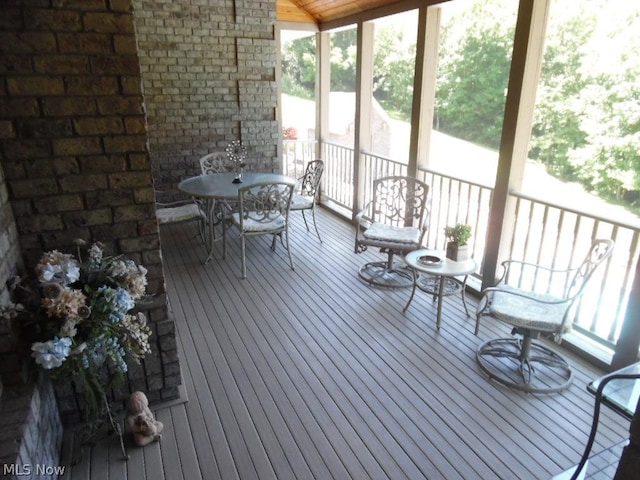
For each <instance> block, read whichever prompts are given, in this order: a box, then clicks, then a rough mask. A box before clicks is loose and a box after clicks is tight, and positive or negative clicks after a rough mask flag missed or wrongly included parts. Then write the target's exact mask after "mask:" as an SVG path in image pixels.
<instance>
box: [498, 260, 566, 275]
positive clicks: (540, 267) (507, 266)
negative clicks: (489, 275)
mask: <svg viewBox="0 0 640 480" xmlns="http://www.w3.org/2000/svg"><path fill="white" fill-rule="evenodd" d="M501 265H502V266H503V268H504V269H505V270H507V271H508V270H509V269H510V268H511V265H521V266H523V267H532V268H535V269H537V270H545V271H547V272H550V273H570V272H573V271H575V270H576V269H575V268H567V269H555V268H551V267H545V266H544V265H539V264H537V263H532V262H523V261H521V260H505V261H503V262H502V263H501Z"/></svg>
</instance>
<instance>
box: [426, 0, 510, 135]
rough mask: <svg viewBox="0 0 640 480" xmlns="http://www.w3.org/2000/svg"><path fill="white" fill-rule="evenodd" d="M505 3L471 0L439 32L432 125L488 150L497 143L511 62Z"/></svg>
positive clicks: (506, 5)
mask: <svg viewBox="0 0 640 480" xmlns="http://www.w3.org/2000/svg"><path fill="white" fill-rule="evenodd" d="M509 3H513V2H509ZM509 3H505V1H504V0H477V1H476V2H474V3H473V5H472V6H471V8H469V9H466V10H463V11H462V12H461V13H459V14H458V15H456V16H454V17H453V18H452V19H451V21H450V22H449V23H448V24H447V26H446V27H445V28H444V32H443V33H442V36H441V54H440V65H439V67H438V78H437V84H436V85H437V92H436V118H437V125H438V129H440V130H442V131H444V132H446V133H450V134H452V135H455V136H457V137H459V138H463V139H465V140H469V141H472V142H477V143H480V144H482V145H485V146H488V147H492V148H497V147H498V146H499V145H500V136H501V132H502V118H503V117H504V105H505V92H506V88H507V83H508V79H509V69H510V64H511V50H512V44H513V33H514V25H515V16H514V13H515V12H514V11H513V5H511V6H510V5H509ZM498 13H500V15H498ZM498 16H500V17H504V18H497V17H498Z"/></svg>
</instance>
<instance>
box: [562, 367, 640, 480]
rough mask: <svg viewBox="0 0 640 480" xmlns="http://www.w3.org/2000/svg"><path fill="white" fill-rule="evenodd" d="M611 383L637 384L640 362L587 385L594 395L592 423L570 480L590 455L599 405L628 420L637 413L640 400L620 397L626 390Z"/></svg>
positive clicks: (628, 396) (596, 425)
mask: <svg viewBox="0 0 640 480" xmlns="http://www.w3.org/2000/svg"><path fill="white" fill-rule="evenodd" d="M629 380H633V381H634V383H633V384H631V383H630V382H629ZM612 382H616V383H617V384H618V385H622V383H623V382H624V383H626V386H627V387H628V386H629V385H632V386H633V385H635V384H638V383H639V382H640V362H638V363H634V364H633V365H629V366H628V367H625V368H622V369H620V370H617V371H615V372H613V373H610V374H609V375H605V376H603V377H600V378H598V379H596V380H594V381H593V382H591V383H589V384H588V385H587V390H588V391H589V392H591V393H593V394H594V395H595V405H594V408H593V421H592V423H591V432H590V433H589V440H588V441H587V445H586V446H585V449H584V452H583V454H582V458H581V459H580V463H578V466H577V467H576V469H575V471H574V472H573V475H572V476H571V480H576V479H577V478H579V475H580V472H581V471H582V469H583V468H584V467H585V465H586V464H587V460H588V458H589V454H590V453H591V448H592V447H593V442H594V440H595V438H596V432H597V431H598V422H599V419H600V405H601V404H605V405H607V406H608V407H610V408H612V409H613V410H615V411H616V412H618V413H619V414H621V415H623V416H624V417H626V418H628V419H632V418H633V416H634V414H635V412H637V411H638V406H639V405H640V399H636V398H635V394H633V396H632V395H625V394H623V395H621V394H620V392H621V391H625V392H628V389H625V390H622V389H621V388H620V387H618V388H615V386H616V384H614V383H612ZM610 383H611V385H612V387H611V388H610V389H609V391H608V392H605V388H606V387H607V385H609V384H610ZM632 392H635V390H633V388H631V392H629V393H632ZM632 409H634V410H632Z"/></svg>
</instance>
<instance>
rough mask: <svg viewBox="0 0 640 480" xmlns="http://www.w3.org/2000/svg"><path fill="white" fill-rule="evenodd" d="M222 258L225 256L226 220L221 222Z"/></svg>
mask: <svg viewBox="0 0 640 480" xmlns="http://www.w3.org/2000/svg"><path fill="white" fill-rule="evenodd" d="M222 258H223V259H225V258H227V222H222Z"/></svg>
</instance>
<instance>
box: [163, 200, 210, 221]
mask: <svg viewBox="0 0 640 480" xmlns="http://www.w3.org/2000/svg"><path fill="white" fill-rule="evenodd" d="M156 217H157V218H158V223H159V224H161V225H162V224H165V223H176V222H184V221H187V220H195V219H196V218H202V214H201V212H200V209H198V206H197V205H196V204H195V203H187V204H185V205H180V206H178V207H162V208H158V209H157V210H156Z"/></svg>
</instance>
